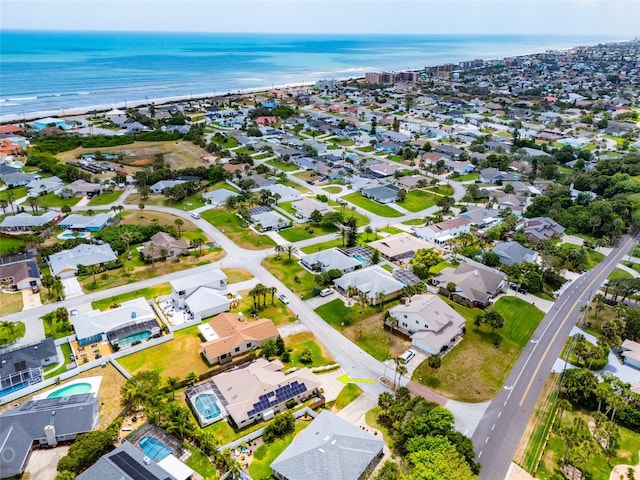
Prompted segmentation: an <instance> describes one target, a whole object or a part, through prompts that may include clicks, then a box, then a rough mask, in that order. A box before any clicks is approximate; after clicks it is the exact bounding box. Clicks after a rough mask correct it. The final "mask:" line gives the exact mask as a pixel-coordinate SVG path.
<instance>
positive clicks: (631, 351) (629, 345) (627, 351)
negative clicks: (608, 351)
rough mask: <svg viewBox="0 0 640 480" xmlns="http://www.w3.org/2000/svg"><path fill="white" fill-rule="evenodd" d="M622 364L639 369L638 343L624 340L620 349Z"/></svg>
mask: <svg viewBox="0 0 640 480" xmlns="http://www.w3.org/2000/svg"><path fill="white" fill-rule="evenodd" d="M620 349H621V350H622V359H623V360H624V363H625V364H627V365H630V366H632V367H634V368H640V343H638V342H634V341H633V340H625V341H624V342H622V346H621V347H620Z"/></svg>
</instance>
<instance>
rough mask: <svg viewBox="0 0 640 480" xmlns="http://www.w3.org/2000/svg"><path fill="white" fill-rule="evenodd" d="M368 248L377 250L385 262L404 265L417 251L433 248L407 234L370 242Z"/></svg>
mask: <svg viewBox="0 0 640 480" xmlns="http://www.w3.org/2000/svg"><path fill="white" fill-rule="evenodd" d="M369 247H370V248H374V249H376V250H378V252H379V253H380V256H381V257H382V258H384V259H385V260H389V261H390V262H404V263H407V262H408V261H409V259H411V258H412V257H413V256H414V255H415V253H416V251H417V250H420V249H423V248H428V249H433V248H435V247H434V246H433V245H432V244H430V243H428V242H425V241H424V240H422V239H421V238H418V237H416V236H414V235H410V234H408V233H398V234H396V235H390V236H388V237H386V238H383V239H382V240H376V241H375V242H371V243H370V244H369Z"/></svg>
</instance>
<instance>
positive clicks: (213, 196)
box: [202, 188, 238, 207]
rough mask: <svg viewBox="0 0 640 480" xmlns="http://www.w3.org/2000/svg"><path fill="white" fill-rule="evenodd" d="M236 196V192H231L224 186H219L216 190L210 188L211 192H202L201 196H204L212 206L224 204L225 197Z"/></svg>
mask: <svg viewBox="0 0 640 480" xmlns="http://www.w3.org/2000/svg"><path fill="white" fill-rule="evenodd" d="M237 196H238V194H237V193H236V192H232V191H231V190H227V189H226V188H219V189H218V190H212V191H211V192H206V193H203V194H202V198H204V199H205V200H206V201H207V202H208V203H209V204H211V205H213V206H214V207H221V206H223V205H225V202H226V201H227V198H229V197H237Z"/></svg>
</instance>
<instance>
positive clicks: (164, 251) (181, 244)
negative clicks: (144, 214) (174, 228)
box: [140, 232, 189, 260]
mask: <svg viewBox="0 0 640 480" xmlns="http://www.w3.org/2000/svg"><path fill="white" fill-rule="evenodd" d="M151 244H153V245H154V248H153V251H152V250H151V248H150V246H151ZM188 251H189V245H187V241H186V240H185V239H184V238H181V239H179V240H176V239H175V238H173V237H172V236H171V235H169V234H168V233H165V232H158V233H156V234H155V235H154V236H153V237H151V238H150V239H149V241H148V242H145V243H144V244H143V246H142V248H141V249H140V253H142V255H144V257H145V258H151V257H152V256H153V258H154V260H155V259H158V258H173V257H178V256H180V255H184V254H185V253H187V252H188Z"/></svg>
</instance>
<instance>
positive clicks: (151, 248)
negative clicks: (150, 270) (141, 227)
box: [147, 242, 156, 266]
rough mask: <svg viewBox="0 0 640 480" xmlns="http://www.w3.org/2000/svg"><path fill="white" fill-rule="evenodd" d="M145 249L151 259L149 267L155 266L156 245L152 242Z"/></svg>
mask: <svg viewBox="0 0 640 480" xmlns="http://www.w3.org/2000/svg"><path fill="white" fill-rule="evenodd" d="M147 249H148V250H149V256H150V257H151V266H154V265H155V258H154V257H155V253H156V244H155V243H153V242H150V243H149V246H148V247H147Z"/></svg>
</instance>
